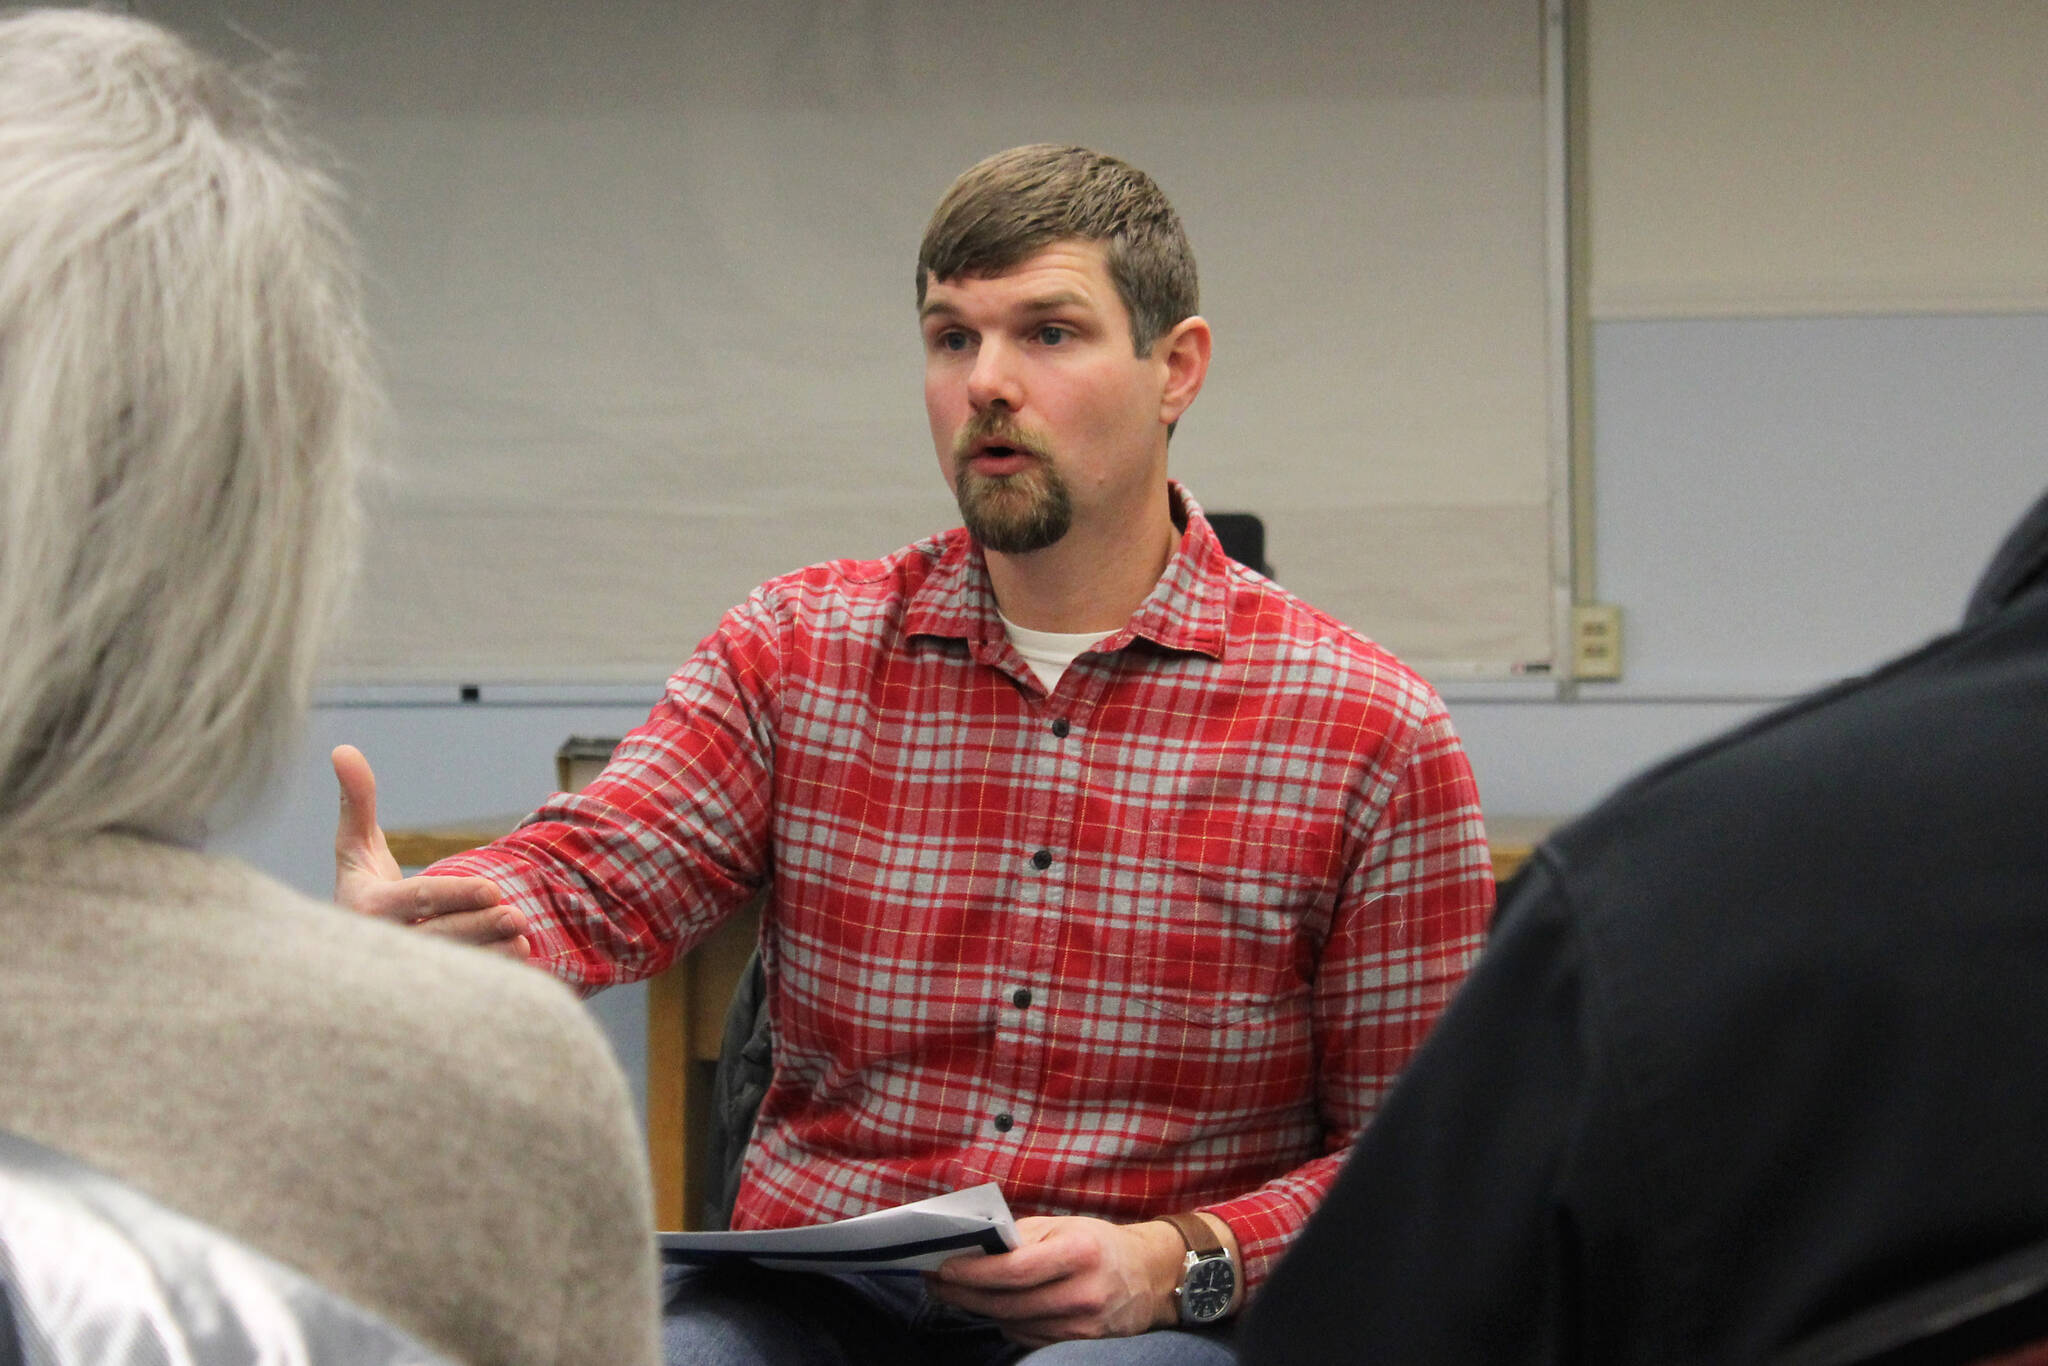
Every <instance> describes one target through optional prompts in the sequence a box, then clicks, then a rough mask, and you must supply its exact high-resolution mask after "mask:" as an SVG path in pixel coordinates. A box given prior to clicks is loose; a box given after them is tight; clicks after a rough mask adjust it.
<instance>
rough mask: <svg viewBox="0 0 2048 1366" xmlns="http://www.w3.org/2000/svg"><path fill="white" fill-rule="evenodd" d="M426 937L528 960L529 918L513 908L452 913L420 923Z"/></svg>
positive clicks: (497, 907) (418, 924)
mask: <svg viewBox="0 0 2048 1366" xmlns="http://www.w3.org/2000/svg"><path fill="white" fill-rule="evenodd" d="M416 928H417V929H418V930H419V931H420V932H421V933H423V934H431V935H435V936H437V937H439V938H442V939H452V940H454V941H455V942H456V943H459V944H475V945H478V946H480V947H483V948H495V949H502V950H504V951H505V952H507V953H510V954H512V955H513V956H514V957H518V958H524V957H526V953H525V951H524V950H523V949H522V948H521V946H522V945H524V944H525V942H526V918H525V917H524V916H522V915H520V914H519V912H517V911H515V910H513V909H512V908H511V907H510V906H493V907H490V908H489V909H488V910H481V911H449V912H446V913H444V914H440V915H436V916H433V917H431V918H429V919H426V920H421V921H419V922H417V924H416Z"/></svg>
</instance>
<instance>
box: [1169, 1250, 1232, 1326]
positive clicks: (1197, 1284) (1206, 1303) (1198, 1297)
mask: <svg viewBox="0 0 2048 1366" xmlns="http://www.w3.org/2000/svg"><path fill="white" fill-rule="evenodd" d="M1236 1289H1237V1273H1236V1272H1234V1271H1232V1270H1231V1266H1230V1258H1228V1257H1204V1258H1203V1259H1202V1260H1201V1261H1199V1262H1196V1263H1195V1264H1194V1265H1193V1266H1192V1267H1189V1268H1188V1273H1187V1275H1186V1276H1185V1277H1184V1278H1183V1279H1182V1280H1181V1283H1180V1305H1181V1314H1182V1316H1183V1317H1184V1318H1185V1319H1186V1320H1187V1321H1188V1322H1189V1323H1213V1322H1215V1321H1216V1320H1217V1319H1220V1318H1222V1317H1223V1315H1224V1313H1225V1312H1226V1311H1227V1310H1228V1309H1229V1308H1230V1296H1231V1293H1232V1292H1233V1291H1235V1290H1236Z"/></svg>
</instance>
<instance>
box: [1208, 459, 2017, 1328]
mask: <svg viewBox="0 0 2048 1366" xmlns="http://www.w3.org/2000/svg"><path fill="white" fill-rule="evenodd" d="M2044 1066H2048V497H2044V498H2043V499H2042V501H2041V502H2040V503H2038V504H2036V505H2035V507H2034V508H2033V510H2032V512H2031V513H2029V514H2028V516H2027V518H2026V519H2025V520H2024V521H2023V522H2022V523H2021V525H2020V526H2019V528H2018V529H2017V530H2015V531H2014V532H2013V534H2012V535H2011V537H2010V538H2009V539H2008V540H2007V541H2006V543H2005V545H2004V547H2003V548H2002V549H2001V551H2000V552H1999V554H1998V557H1997V559H1996V560H1995V561H1994V562H1993V564H1992V566H1991V568H1990V569H1989V571H1987V573H1986V574H1985V576H1984V578H1983V580H1982V582H1981V583H1980V585H1979V586H1978V588H1977V590H1976V592H1975V594H1974V595H1973V597H1972V600H1971V603H1970V607H1969V610H1968V613H1967V616H1966V618H1965V621H1964V623H1963V625H1962V627H1961V628H1960V629H1959V630H1957V631H1955V632H1953V633H1952V634H1949V635H1946V636H1944V637H1941V638H1940V639H1937V640H1935V641H1933V642H1931V643H1930V644H1928V645H1926V646H1925V647H1923V648H1921V649H1919V650H1917V651H1915V652H1913V653H1912V654H1909V655H1907V656H1905V657H1904V658H1902V659H1899V660H1896V661H1894V662H1893V663H1891V664H1889V665H1886V666H1885V667H1883V668H1881V669H1879V670H1877V671H1876V672H1875V673H1873V674H1871V675H1869V676H1867V677H1864V678H1859V679H1856V680H1853V681H1850V682H1847V683H1844V684H1842V685H1839V686H1837V687H1834V688H1831V689H1829V690H1826V691H1824V692H1821V693H1819V694H1817V695H1815V696H1813V697H1810V698H1807V699H1805V700H1804V701H1801V702H1798V703H1795V704H1793V705H1791V706H1789V707H1787V708H1785V709H1783V710H1781V711H1778V712H1776V713H1774V714H1772V715H1769V716H1766V717H1764V718H1762V719H1759V720H1757V721H1755V722H1753V723H1751V724H1749V725H1747V726H1744V727H1742V728H1741V729H1738V730H1736V731H1735V732H1733V733H1732V734H1729V735H1727V736H1725V737H1723V738H1721V739H1719V740H1716V741H1713V742H1710V743H1708V744H1705V745H1703V746H1701V747H1700V748H1698V749H1695V750H1693V751H1692V752H1690V753H1688V754H1685V755H1682V756H1680V757H1678V758H1676V759H1673V760H1671V761H1669V762H1667V763H1665V764H1663V765H1661V766H1659V767H1657V768H1655V769H1653V770H1651V771H1650V772H1648V773H1647V774H1645V775H1643V776H1642V777H1640V778H1638V779H1636V780H1635V781H1633V782H1631V783H1630V784H1628V785H1627V786H1625V787H1624V788H1623V789H1622V790H1621V791H1620V792H1618V793H1617V794H1615V795H1614V796H1613V797H1611V798H1610V799H1609V800H1608V801H1607V802H1606V803H1605V804H1603V805H1602V806H1600V807H1599V808H1598V809H1597V810H1595V811H1594V812H1592V813H1591V814H1590V815H1588V816H1586V817H1584V818H1583V819H1581V820H1579V821H1577V822H1575V823H1573V824H1572V825H1570V826H1569V827H1567V828H1566V829H1565V830H1564V831H1562V832H1561V833H1559V834H1557V835H1555V836H1554V837H1553V838H1552V839H1550V840H1549V841H1548V842H1547V843H1546V844H1545V845H1544V846H1543V847H1542V848H1541V849H1540V850H1539V851H1538V853H1537V855H1536V857H1535V858H1534V859H1533V861H1532V863H1531V865H1530V867H1529V868H1528V869H1527V870H1526V871H1525V872H1524V874H1523V875H1522V876H1521V877H1520V878H1519V879H1518V880H1517V881H1516V882H1515V883H1513V884H1511V885H1510V886H1509V888H1507V889H1506V891H1505V892H1504V894H1503V899H1502V909H1501V911H1500V913H1499V915H1498V917H1497V919H1496V921H1495V925H1494V929H1493V935H1492V939H1491V942H1490V944H1489V946H1488V948H1487V950H1486V952H1485V954H1484V956H1483V957H1482V959H1481V961H1480V964H1479V966H1478V968H1477V969H1476V970H1475V972H1474V974H1473V975H1472V977H1471V978H1470V979H1469V980H1468V982H1467V984H1466V986H1465V987H1464V988H1463V990H1462V991H1461V992H1460V993H1459V995H1458V996H1457V997H1456V999H1455V1000H1454V1001H1453V1002H1452V1004H1451V1006H1450V1007H1449V1009H1448V1010H1447V1011H1446V1012H1445V1014H1444V1016H1443V1018H1442V1020H1441V1022H1440V1023H1439V1024H1438V1026H1437V1029H1436V1031H1435V1033H1434V1034H1433V1035H1432V1036H1431V1037H1430V1039H1429V1040H1428V1042H1427V1043H1426V1044H1425V1045H1424V1047H1423V1048H1422V1049H1421V1050H1420V1051H1419V1052H1418V1054H1417V1055H1416V1058H1415V1060H1414V1062H1413V1063H1412V1065H1411V1067H1410V1069H1409V1071H1408V1072H1407V1074H1406V1075H1405V1076H1404V1077H1403V1079H1402V1080H1401V1081H1400V1082H1399V1083H1398V1085H1397V1086H1396V1087H1395V1089H1394V1092H1393V1094H1392V1095H1391V1097H1390V1098H1389V1100H1388V1101H1387V1103H1386V1104H1385V1106H1384V1107H1383V1108H1382V1110H1381V1112H1380V1114H1379V1116H1378V1117H1377V1118H1376V1119H1375V1120H1374V1121H1373V1124H1372V1126H1371V1127H1370V1128H1369V1129H1368V1130H1367V1131H1366V1133H1365V1135H1364V1136H1363V1138H1362V1139H1361V1140H1360V1141H1359V1144H1358V1146H1357V1149H1356V1151H1355V1153H1354V1155H1353V1157H1352V1158H1351V1160H1350V1162H1349V1163H1348V1165H1347V1166H1346V1168H1345V1170H1344V1172H1343V1173H1342V1175H1341V1176H1340V1178H1339V1180H1338V1182H1337V1184H1336V1186H1335V1188H1334V1189H1333V1191H1332V1193H1331V1195H1330V1197H1329V1199H1328V1200H1327V1201H1326V1202H1325V1204H1324V1205H1323V1207H1322V1208H1321V1210H1320V1211H1319V1212H1318V1213H1317V1214H1316V1216H1315V1217H1314V1218H1313V1219H1312V1220H1311V1221H1310V1223H1309V1225H1308V1226H1307V1228H1306V1229H1305V1231H1304V1233H1303V1235H1302V1237H1301V1239H1300V1241H1299V1242H1298V1243H1297V1244H1296V1246H1295V1248H1294V1249H1293V1251H1292V1252H1291V1253H1290V1254H1289V1255H1288V1257H1287V1258H1286V1259H1285V1260H1284V1261H1283V1263H1282V1264H1281V1266H1280V1267H1279V1269H1278V1270H1277V1272H1276V1273H1275V1276H1274V1278H1273V1280H1272V1282H1271V1283H1270V1285H1269V1286H1268V1287H1267V1289H1266V1291H1265V1293H1264V1294H1263V1295H1261V1296H1260V1297H1259V1298H1258V1299H1257V1300H1256V1301H1255V1302H1254V1304H1253V1306H1252V1309H1251V1312H1250V1317H1249V1319H1248V1321H1247V1322H1246V1324H1245V1325H1244V1329H1243V1333H1242V1336H1241V1338H1240V1343H1241V1349H1242V1353H1243V1356H1244V1359H1245V1360H1246V1361H1247V1362H1248V1363H1252V1366H1298V1364H1300V1363H1311V1362H1346V1363H1349V1362H1375V1363H1404V1362H1417V1363H1431V1364H1432V1366H1440V1364H1441V1363H1447V1362H1485V1361H1514V1362H1563V1361H1573V1362H1660V1363H1661V1362H1691V1361H1728V1362H1736V1361H1740V1362H1755V1361H1764V1360H1769V1359H1771V1358H1772V1356H1773V1355H1774V1354H1776V1353H1779V1352H1781V1351H1783V1350H1785V1349H1786V1348H1788V1347H1790V1346H1792V1345H1793V1344H1796V1343H1798V1342H1800V1341H1801V1340H1803V1339H1807V1338H1809V1337H1811V1336H1812V1335H1814V1334H1816V1333H1818V1332H1820V1331H1821V1330H1823V1329H1825V1328H1826V1327H1827V1326H1828V1325H1830V1324H1833V1323H1835V1322H1837V1321H1839V1320H1841V1319H1843V1318H1845V1317H1847V1316H1850V1315H1853V1314H1856V1313H1857V1312H1858V1311H1863V1310H1867V1309H1869V1308H1870V1307H1872V1306H1875V1305H1878V1304H1881V1303H1883V1302H1885V1301H1887V1300H1889V1299H1891V1298H1893V1297H1895V1296H1897V1295H1900V1294H1903V1293H1905V1292H1908V1291H1910V1290H1911V1289H1913V1288H1914V1287H1916V1286H1919V1285H1922V1284H1925V1283H1928V1282H1932V1281H1935V1280H1938V1279H1941V1278H1943V1277H1945V1276H1948V1275H1952V1274H1955V1273H1958V1272H1961V1271H1963V1270H1965V1269H1967V1268H1970V1267H1972V1266H1975V1265H1977V1264H1979V1263H1982V1262H1986V1261H1989V1260H1991V1259H1993V1258H1997V1257H2000V1256H2002V1255H2004V1254H2007V1253H2010V1252H2012V1251H2014V1250H2015V1249H2018V1248H2022V1247H2024V1246H2026V1245H2027V1244H2030V1243H2036V1242H2039V1241H2040V1240H2042V1239H2043V1238H2048V1161H2044V1160H2043V1143H2044V1138H2048V1085H2044V1084H2043V1080H2042V1077H2043V1071H2044Z"/></svg>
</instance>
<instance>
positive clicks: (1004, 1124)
mask: <svg viewBox="0 0 2048 1366" xmlns="http://www.w3.org/2000/svg"><path fill="white" fill-rule="evenodd" d="M1016 1122H1017V1121H1016V1120H1014V1119H1011V1118H1010V1116H1009V1115H1008V1114H1007V1113H1005V1114H1000V1115H997V1116H996V1132H997V1133H999V1134H1006V1133H1008V1132H1010V1126H1011V1125H1012V1124H1015V1123H1016Z"/></svg>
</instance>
